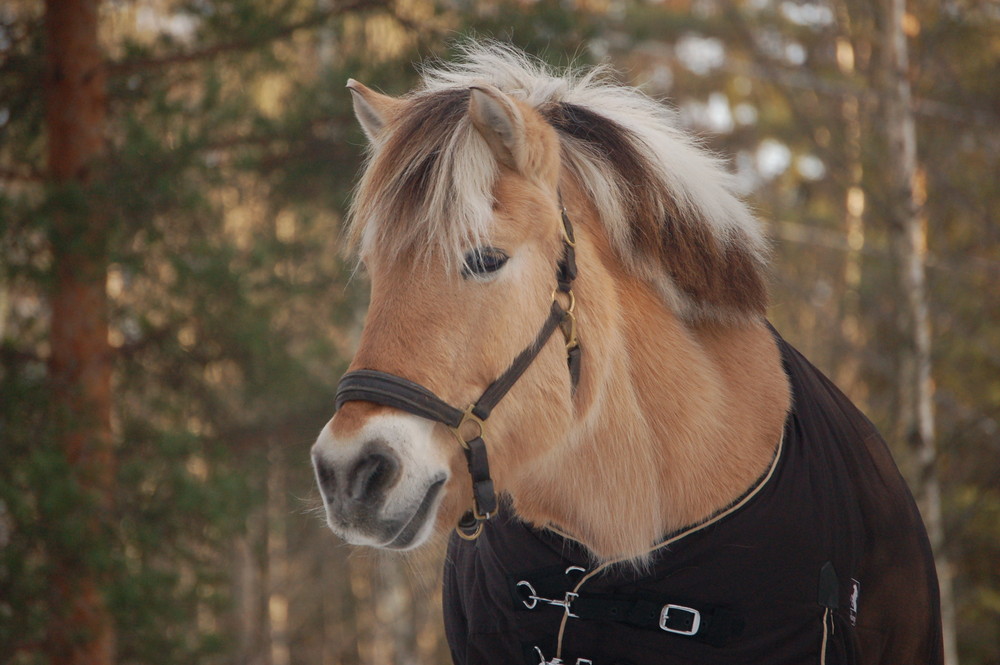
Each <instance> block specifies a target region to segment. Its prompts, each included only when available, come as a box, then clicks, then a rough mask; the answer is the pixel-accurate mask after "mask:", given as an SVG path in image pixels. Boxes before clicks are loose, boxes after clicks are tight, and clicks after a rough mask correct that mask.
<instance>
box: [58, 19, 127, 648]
mask: <svg viewBox="0 0 1000 665" xmlns="http://www.w3.org/2000/svg"><path fill="white" fill-rule="evenodd" d="M98 5H99V2H98V0H47V1H46V3H45V38H46V67H47V69H46V76H45V96H46V115H45V126H46V139H47V141H48V146H47V147H48V178H49V180H50V183H51V187H50V191H51V192H52V196H53V202H54V206H53V209H54V214H53V219H52V227H51V246H52V257H53V262H54V279H53V282H52V290H51V300H50V303H51V316H52V319H51V330H50V337H49V339H50V343H51V355H50V362H49V371H50V377H51V380H52V404H53V408H54V414H53V422H54V424H55V426H56V431H57V435H58V437H59V441H60V443H61V446H62V448H63V451H64V452H65V455H66V458H67V460H68V461H69V463H70V465H71V468H72V472H73V476H74V477H73V479H72V481H74V482H75V483H76V484H77V485H78V487H79V488H80V490H81V491H82V493H83V496H85V497H86V500H87V502H88V504H87V505H88V507H90V505H91V502H92V503H93V510H92V511H91V518H90V519H88V521H87V524H86V525H85V529H86V531H87V534H88V537H89V538H91V539H93V540H96V539H99V538H100V537H101V536H100V531H101V527H102V523H103V519H104V518H106V517H107V514H108V512H109V510H110V507H111V501H112V497H113V483H114V477H115V470H114V451H113V449H112V437H111V406H112V403H111V356H110V350H109V346H108V323H107V318H108V317H107V301H106V287H105V282H106V273H107V243H108V230H109V229H108V222H107V220H106V219H102V217H101V214H100V212H99V211H97V210H94V209H93V208H92V207H90V204H91V203H92V202H90V201H87V200H86V199H85V197H83V196H81V192H82V191H83V188H84V187H85V186H86V185H87V184H88V183H89V182H90V180H91V179H92V177H93V174H94V171H95V168H96V166H97V161H98V159H99V158H100V157H101V155H102V153H103V152H104V127H105V116H106V99H105V75H104V62H103V58H102V54H101V49H100V44H99V42H98ZM50 554H51V555H52V558H53V585H52V586H53V592H54V593H55V596H56V601H55V605H56V612H55V613H54V614H53V616H54V618H53V619H52V625H51V626H50V635H49V639H48V641H47V644H46V648H47V650H48V651H49V654H50V659H51V662H52V663H58V664H59V665H105V664H110V663H112V662H113V661H114V659H115V628H114V625H113V622H112V618H111V615H110V613H109V611H108V609H107V605H106V601H105V598H104V595H103V593H102V584H101V580H100V574H99V571H97V570H95V568H94V564H93V563H92V561H91V559H92V557H87V556H81V552H64V551H60V552H51V553H50Z"/></svg>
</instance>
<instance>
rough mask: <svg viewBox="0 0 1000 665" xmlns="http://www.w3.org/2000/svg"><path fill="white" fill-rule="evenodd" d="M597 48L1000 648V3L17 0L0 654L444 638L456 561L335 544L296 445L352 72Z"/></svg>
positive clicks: (339, 652) (974, 658)
mask: <svg viewBox="0 0 1000 665" xmlns="http://www.w3.org/2000/svg"><path fill="white" fill-rule="evenodd" d="M470 34H476V35H485V36H494V37H497V38H500V39H505V40H510V41H512V42H514V43H516V44H518V45H520V46H522V47H524V48H526V49H528V50H529V51H530V52H532V53H535V54H537V55H539V56H540V57H542V58H544V59H546V60H549V61H551V62H553V63H556V64H561V65H565V64H567V63H569V62H570V61H571V60H573V61H576V62H579V63H588V62H610V63H612V64H613V65H614V66H615V67H616V68H617V69H618V70H619V71H620V72H621V76H622V79H623V80H625V81H627V82H629V83H632V84H635V85H639V86H641V87H643V88H644V89H645V90H647V91H648V92H649V93H650V94H652V95H654V96H657V97H662V98H664V99H665V100H666V101H667V103H669V104H672V105H674V106H675V107H676V108H677V109H678V112H679V114H680V118H681V119H682V121H683V123H684V125H685V126H687V127H688V128H689V129H690V130H691V131H693V132H696V133H697V134H698V135H700V136H701V137H703V139H704V141H705V143H706V144H707V145H708V146H710V147H711V148H713V149H715V150H716V151H718V152H720V153H721V154H723V155H724V156H726V157H727V159H729V160H730V162H731V164H732V168H733V170H734V171H735V172H736V173H737V174H738V177H739V180H740V182H741V183H742V186H743V187H744V189H745V192H746V195H747V197H748V198H749V200H750V201H751V202H752V204H753V205H754V206H755V208H756V210H757V211H758V214H759V215H760V217H761V218H762V219H763V220H765V221H766V223H767V224H768V226H769V229H770V231H771V234H772V236H773V237H774V239H775V267H774V284H773V295H774V297H773V301H774V304H773V310H772V320H773V321H774V322H775V324H776V326H777V327H778V328H779V330H781V331H782V332H783V333H784V334H785V336H786V337H787V338H788V339H790V340H791V341H792V342H793V343H795V344H796V345H797V346H799V347H800V348H801V349H802V350H803V351H804V352H805V353H806V354H807V355H808V356H810V357H811V358H812V359H813V361H814V362H816V363H817V364H818V365H819V366H820V367H821V368H823V369H824V370H825V371H826V372H827V373H829V374H830V375H831V376H832V377H833V378H834V379H835V380H836V381H837V382H838V383H839V384H840V385H841V386H842V387H843V388H844V389H845V390H846V391H847V392H848V393H849V394H850V395H851V396H852V398H853V399H854V400H856V401H857V403H858V404H859V405H861V406H862V407H863V409H864V410H865V411H866V412H867V413H868V414H869V415H870V416H871V417H872V418H873V420H875V421H876V423H877V424H878V425H879V426H880V428H881V429H882V431H883V432H884V433H885V434H886V436H887V438H888V439H889V440H890V441H891V443H892V445H893V448H894V452H895V454H896V457H897V460H898V461H899V462H900V465H901V466H902V468H903V469H904V472H905V473H906V474H907V476H908V478H909V479H910V481H911V485H912V486H913V487H914V490H915V493H916V494H917V495H918V497H919V499H920V501H921V506H922V509H923V511H924V515H925V518H926V519H927V521H928V524H929V527H930V530H931V533H932V537H933V538H934V540H935V545H936V548H937V554H938V557H939V561H940V567H941V570H942V572H943V578H942V579H943V580H944V583H945V584H944V586H945V591H946V601H947V604H946V608H947V609H948V624H949V626H951V627H953V628H954V631H955V632H954V636H955V639H954V641H953V642H949V644H950V646H949V649H950V662H951V665H954V664H955V663H957V662H959V660H960V661H961V662H962V663H966V664H968V665H987V664H993V665H996V664H997V663H1000V433H998V427H1000V224H998V223H997V222H998V220H997V218H996V214H997V213H996V211H997V210H1000V186H998V182H1000V5H998V4H997V3H996V2H995V1H992V0H910V1H909V2H906V3H905V7H904V4H903V0H878V1H877V2H876V1H873V0H739V1H736V0H733V1H728V0H664V1H662V2H643V1H639V0H577V1H573V0H564V1H562V2H555V1H552V0H538V1H534V2H533V1H521V2H515V1H512V0H510V1H494V0H485V1H481V2H470V1H466V0H104V1H103V2H100V1H99V0H47V1H46V2H45V3H42V2H38V1H37V0H5V1H4V2H3V4H2V5H0V663H10V664H13V665H34V664H36V663H37V664H41V663H53V664H55V663H60V664H62V663H81V664H82V663H88V664H91V665H105V664H109V663H136V664H140V663H141V664H150V665H154V664H161V663H162V664H167V663H199V664H202V663H204V664H212V665H214V664H219V665H226V664H233V665H244V664H245V665H291V664H293V663H294V664H300V663H301V664H307V663H308V664H314V665H340V664H343V665H361V664H365V665H369V664H370V665H383V664H397V665H416V664H421V665H423V664H432V663H445V662H448V656H447V649H446V646H445V644H444V640H443V636H442V629H441V619H440V608H439V603H440V593H439V588H438V587H439V583H440V580H439V573H438V568H439V565H440V563H439V554H440V553H437V554H435V552H430V553H427V554H424V555H421V556H417V557H400V556H387V555H376V554H374V553H372V552H369V551H364V550H355V549H353V548H351V547H348V546H346V545H344V544H343V543H341V542H339V541H337V539H336V538H335V537H334V536H333V535H332V534H331V533H330V532H329V531H328V530H327V529H326V527H325V526H324V524H323V522H322V520H321V518H320V516H319V514H318V513H317V512H316V510H315V508H316V505H317V495H316V493H315V491H314V490H313V481H312V474H311V470H310V467H309V459H308V451H309V446H310V445H311V443H312V441H313V439H314V437H315V434H316V433H317V432H318V430H319V428H320V427H321V426H322V425H323V424H324V423H325V422H326V420H327V419H328V418H329V417H330V416H331V415H332V401H333V400H332V398H333V393H334V386H335V384H336V381H337V379H338V378H339V376H340V374H341V372H342V371H343V369H344V368H345V366H346V362H347V358H349V357H350V354H351V350H352V343H353V340H355V339H356V337H357V334H358V332H359V329H360V326H361V322H362V321H363V314H364V307H365V297H366V295H365V294H366V285H365V284H364V283H363V282H362V281H361V280H353V281H352V280H351V279H350V276H351V267H352V266H351V264H350V262H349V260H348V259H345V258H344V257H343V256H342V255H341V253H340V250H339V241H338V234H339V231H340V222H341V219H342V215H343V211H344V209H345V205H346V201H347V200H348V198H349V196H350V190H351V186H352V183H353V182H354V180H355V174H356V171H357V169H358V167H359V165H360V156H361V152H362V149H363V143H364V141H363V138H362V135H361V132H360V130H359V129H358V127H357V125H356V123H355V121H354V119H353V117H352V114H351V112H350V99H349V95H348V94H347V91H346V90H345V89H344V83H345V81H346V79H347V78H348V77H349V76H350V77H354V78H357V79H359V80H361V81H363V82H365V83H367V84H369V85H371V86H373V87H376V88H378V89H381V90H382V91H384V92H388V93H392V94H396V93H402V92H404V91H406V90H408V89H409V88H410V87H411V86H412V85H413V83H414V81H415V72H414V67H413V63H415V62H418V61H420V60H423V59H426V58H428V57H439V58H447V57H449V53H450V49H451V48H453V45H454V42H455V40H456V39H458V38H461V37H462V36H463V35H470Z"/></svg>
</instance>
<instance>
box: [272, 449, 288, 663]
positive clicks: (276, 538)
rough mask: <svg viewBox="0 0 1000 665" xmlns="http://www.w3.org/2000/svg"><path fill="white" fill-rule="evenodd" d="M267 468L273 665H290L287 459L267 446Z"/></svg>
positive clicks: (278, 451) (277, 450)
mask: <svg viewBox="0 0 1000 665" xmlns="http://www.w3.org/2000/svg"><path fill="white" fill-rule="evenodd" d="M268 449H269V450H268V465H267V587H268V589H267V626H268V651H269V653H270V657H269V660H268V662H269V663H270V665H289V663H291V645H290V642H289V632H288V609H289V601H288V588H289V578H288V556H289V553H288V533H287V531H286V529H287V525H288V502H287V498H286V494H287V491H288V490H287V486H286V479H285V457H284V454H283V453H282V451H281V448H280V446H278V445H277V444H276V443H274V442H273V441H271V442H269V443H268Z"/></svg>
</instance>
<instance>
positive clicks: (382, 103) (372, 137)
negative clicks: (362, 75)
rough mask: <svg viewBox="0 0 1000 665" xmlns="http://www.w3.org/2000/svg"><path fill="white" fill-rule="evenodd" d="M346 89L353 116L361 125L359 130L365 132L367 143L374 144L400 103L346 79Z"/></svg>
mask: <svg viewBox="0 0 1000 665" xmlns="http://www.w3.org/2000/svg"><path fill="white" fill-rule="evenodd" d="M347 89H348V90H350V91H351V97H352V98H353V100H354V115H355V116H356V117H357V119H358V122H359V123H360V124H361V129H363V130H364V131H365V136H367V137H368V140H369V141H371V142H372V143H376V142H377V141H378V140H379V135H380V134H381V132H382V128H383V127H385V125H386V123H388V122H389V121H390V120H392V118H393V117H395V115H396V112H397V111H398V109H399V107H400V105H402V102H401V101H399V100H398V99H395V98H393V97H389V96H388V95H383V94H381V93H378V92H375V91H374V90H372V89H371V88H369V87H367V86H365V85H363V84H361V83H358V82H357V81H355V80H354V79H347Z"/></svg>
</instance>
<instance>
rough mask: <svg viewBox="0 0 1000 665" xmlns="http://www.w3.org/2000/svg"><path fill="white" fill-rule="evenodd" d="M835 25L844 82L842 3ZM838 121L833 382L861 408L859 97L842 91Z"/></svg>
mask: <svg viewBox="0 0 1000 665" xmlns="http://www.w3.org/2000/svg"><path fill="white" fill-rule="evenodd" d="M833 7H834V11H835V13H836V16H837V23H838V26H839V30H838V34H837V36H836V41H835V52H836V60H837V67H838V69H839V70H840V73H841V74H842V75H843V77H844V78H845V79H846V80H847V81H851V82H853V81H854V80H855V79H856V78H857V71H858V70H857V59H858V58H857V54H856V50H855V47H854V42H853V38H855V37H856V36H857V35H858V32H859V31H858V30H856V29H855V26H854V21H852V19H851V12H850V9H849V7H848V4H847V0H836V1H835V2H834V3H833ZM840 119H841V123H842V127H843V132H844V145H843V160H844V162H843V166H844V168H843V172H844V174H845V180H846V182H845V183H844V184H845V187H844V216H843V222H844V237H845V238H846V239H847V249H846V251H845V253H844V267H843V274H842V280H843V295H842V296H841V298H840V316H839V319H840V333H841V337H842V338H843V340H844V344H845V346H846V353H844V354H842V358H841V359H840V361H839V362H838V364H837V370H836V375H835V377H834V378H835V379H836V382H837V384H838V385H840V386H841V388H844V389H845V390H847V391H848V393H849V394H850V395H851V398H852V399H854V400H855V401H856V402H858V403H859V404H860V405H862V407H863V403H864V401H865V398H866V397H867V395H866V391H865V386H864V383H863V381H862V380H861V377H860V368H861V362H860V353H861V349H862V348H863V347H864V343H865V335H864V329H863V327H862V325H861V306H860V300H861V278H862V264H861V258H862V251H863V250H864V246H865V223H864V212H865V191H864V189H863V188H862V181H863V177H864V166H863V162H862V159H861V134H862V127H861V99H860V98H859V96H858V95H856V94H852V93H845V94H844V95H843V96H842V97H841V99H840Z"/></svg>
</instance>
